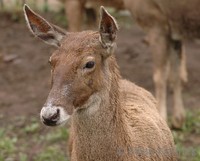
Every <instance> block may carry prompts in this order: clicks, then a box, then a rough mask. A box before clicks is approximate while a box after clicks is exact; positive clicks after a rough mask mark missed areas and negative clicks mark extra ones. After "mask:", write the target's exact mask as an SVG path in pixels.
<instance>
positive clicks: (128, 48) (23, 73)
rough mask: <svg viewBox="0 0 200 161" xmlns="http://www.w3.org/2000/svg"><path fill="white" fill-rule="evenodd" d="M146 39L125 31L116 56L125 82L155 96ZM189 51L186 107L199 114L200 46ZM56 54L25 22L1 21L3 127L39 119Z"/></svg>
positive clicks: (188, 44) (135, 29) (189, 44)
mask: <svg viewBox="0 0 200 161" xmlns="http://www.w3.org/2000/svg"><path fill="white" fill-rule="evenodd" d="M1 18H2V16H1ZM143 38H144V34H143V32H142V31H141V30H140V29H139V28H138V27H137V26H134V27H131V28H130V29H127V28H126V29H125V28H121V30H120V32H119V35H118V49H117V52H116V56H117V59H118V63H119V66H120V69H121V73H122V75H123V76H124V78H127V79H129V80H131V81H133V82H135V83H136V84H138V85H140V86H142V87H144V88H146V89H148V90H150V91H151V92H154V87H153V81H152V60H151V54H150V52H149V49H148V47H147V46H146V45H145V44H144V43H143V41H142V40H143ZM186 49H187V50H186V51H187V58H188V62H187V67H188V73H189V82H188V83H187V85H185V87H184V91H183V98H184V103H185V107H186V108H187V109H188V110H193V111H195V110H196V109H197V108H200V101H199V100H200V88H199V87H200V77H199V73H200V54H199V51H200V44H198V42H196V43H194V42H186ZM53 51H54V47H50V46H48V45H46V44H44V43H43V42H41V41H39V40H38V39H36V38H34V37H33V36H32V35H31V34H30V32H29V31H28V29H27V27H26V25H25V22H23V23H14V22H12V21H10V20H8V19H6V18H4V19H3V20H2V19H1V21H0V115H3V116H5V119H3V120H1V119H0V120H1V122H0V125H3V124H4V125H6V124H8V123H9V122H10V121H11V120H12V118H14V117H15V116H25V117H29V116H35V117H38V119H39V112H40V109H41V107H42V106H43V104H44V102H45V99H46V97H47V95H48V92H49V87H50V85H49V84H50V83H49V79H50V67H49V65H48V59H49V57H50V55H51V54H52V52H53ZM169 94H170V95H171V93H170V92H169ZM169 102H171V101H169ZM170 104H171V103H169V105H170ZM199 139H200V137H198V140H199ZM195 140H196V139H195ZM194 142H195V141H194ZM194 142H191V143H190V144H193V143H194Z"/></svg>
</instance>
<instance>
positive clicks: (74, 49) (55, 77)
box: [24, 5, 118, 126]
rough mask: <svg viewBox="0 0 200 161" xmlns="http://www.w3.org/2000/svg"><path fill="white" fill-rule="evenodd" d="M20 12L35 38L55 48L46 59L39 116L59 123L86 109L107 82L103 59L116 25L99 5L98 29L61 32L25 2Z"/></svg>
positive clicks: (111, 45) (112, 43)
mask: <svg viewBox="0 0 200 161" xmlns="http://www.w3.org/2000/svg"><path fill="white" fill-rule="evenodd" d="M24 15H25V18H26V22H27V24H28V27H29V29H30V31H31V32H32V33H33V34H34V35H35V36H36V37H38V38H40V39H41V40H43V41H44V42H46V43H47V44H50V45H54V46H56V47H57V50H56V51H55V52H54V53H53V54H52V56H51V57H50V59H49V63H50V64H51V68H52V69H51V71H52V78H51V79H52V80H51V82H52V85H51V90H50V93H49V96H48V98H47V101H46V103H45V104H44V106H43V108H42V110H41V113H40V115H41V120H42V122H43V123H44V124H45V125H48V126H56V125H60V124H62V123H64V122H66V121H67V120H68V119H69V118H70V116H71V115H72V114H73V113H74V112H75V111H76V112H78V111H81V110H85V109H87V108H90V106H91V105H92V104H93V103H94V102H95V100H94V99H93V97H94V95H95V94H96V93H98V92H101V91H102V90H104V88H105V84H106V83H109V76H108V75H109V72H110V71H109V65H108V63H107V61H108V59H111V58H110V57H111V55H112V54H113V49H114V47H115V39H116V32H117V30H118V26H117V24H116V21H115V19H114V18H113V17H112V16H111V15H110V14H109V13H108V12H107V11H106V10H105V9H104V7H101V8H100V15H101V17H100V23H99V24H100V25H99V31H98V32H93V31H83V32H77V33H68V32H65V31H63V30H62V29H60V28H59V27H57V26H55V25H52V24H51V23H49V22H47V21H46V20H45V19H44V18H42V17H41V16H40V15H38V14H37V13H35V12H34V11H32V10H31V9H30V8H29V7H28V6H27V5H24Z"/></svg>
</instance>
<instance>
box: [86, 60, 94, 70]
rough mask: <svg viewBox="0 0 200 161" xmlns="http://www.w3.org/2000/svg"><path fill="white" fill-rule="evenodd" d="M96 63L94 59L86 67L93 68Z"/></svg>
mask: <svg viewBox="0 0 200 161" xmlns="http://www.w3.org/2000/svg"><path fill="white" fill-rule="evenodd" d="M94 65H95V62H94V61H89V62H87V63H86V64H85V66H84V68H88V69H91V68H93V67H94Z"/></svg>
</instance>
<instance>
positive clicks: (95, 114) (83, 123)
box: [72, 63, 124, 160]
mask: <svg viewBox="0 0 200 161" xmlns="http://www.w3.org/2000/svg"><path fill="white" fill-rule="evenodd" d="M105 72H110V73H111V75H110V78H108V81H110V82H109V84H107V87H105V88H104V90H102V91H101V92H98V93H96V94H95V95H93V96H92V100H93V101H91V102H90V103H89V105H88V107H87V109H84V110H80V111H76V112H75V113H74V114H73V116H72V130H73V137H74V141H75V143H74V144H75V145H74V147H75V149H76V151H78V152H80V156H82V155H81V154H83V153H85V154H88V155H90V156H93V155H94V154H96V155H97V154H99V155H101V157H102V153H105V154H108V153H110V154H112V153H116V151H117V149H116V148H117V147H119V146H120V145H122V144H123V143H122V142H123V141H120V140H124V139H122V138H124V136H121V134H122V130H123V131H124V124H123V116H122V112H121V101H120V92H119V79H120V75H119V71H118V67H117V65H116V63H114V64H112V63H111V65H110V68H109V71H105ZM107 83H108V82H107ZM87 147H89V148H87ZM96 148H98V149H96ZM77 149H78V150H77ZM100 149H101V150H100ZM105 149H106V150H108V149H110V152H108V151H107V152H106V151H104V150H105ZM91 150H93V153H92V154H91ZM115 155H116V154H115ZM83 160H84V159H83Z"/></svg>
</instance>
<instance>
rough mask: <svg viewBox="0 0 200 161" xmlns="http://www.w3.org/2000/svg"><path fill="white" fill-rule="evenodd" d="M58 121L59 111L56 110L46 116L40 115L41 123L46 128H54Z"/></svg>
mask: <svg viewBox="0 0 200 161" xmlns="http://www.w3.org/2000/svg"><path fill="white" fill-rule="evenodd" d="M59 119H60V109H56V110H55V111H54V113H52V112H51V113H50V114H48V115H42V121H43V123H44V124H45V125H47V126H56V125H57V122H58V120H59Z"/></svg>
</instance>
